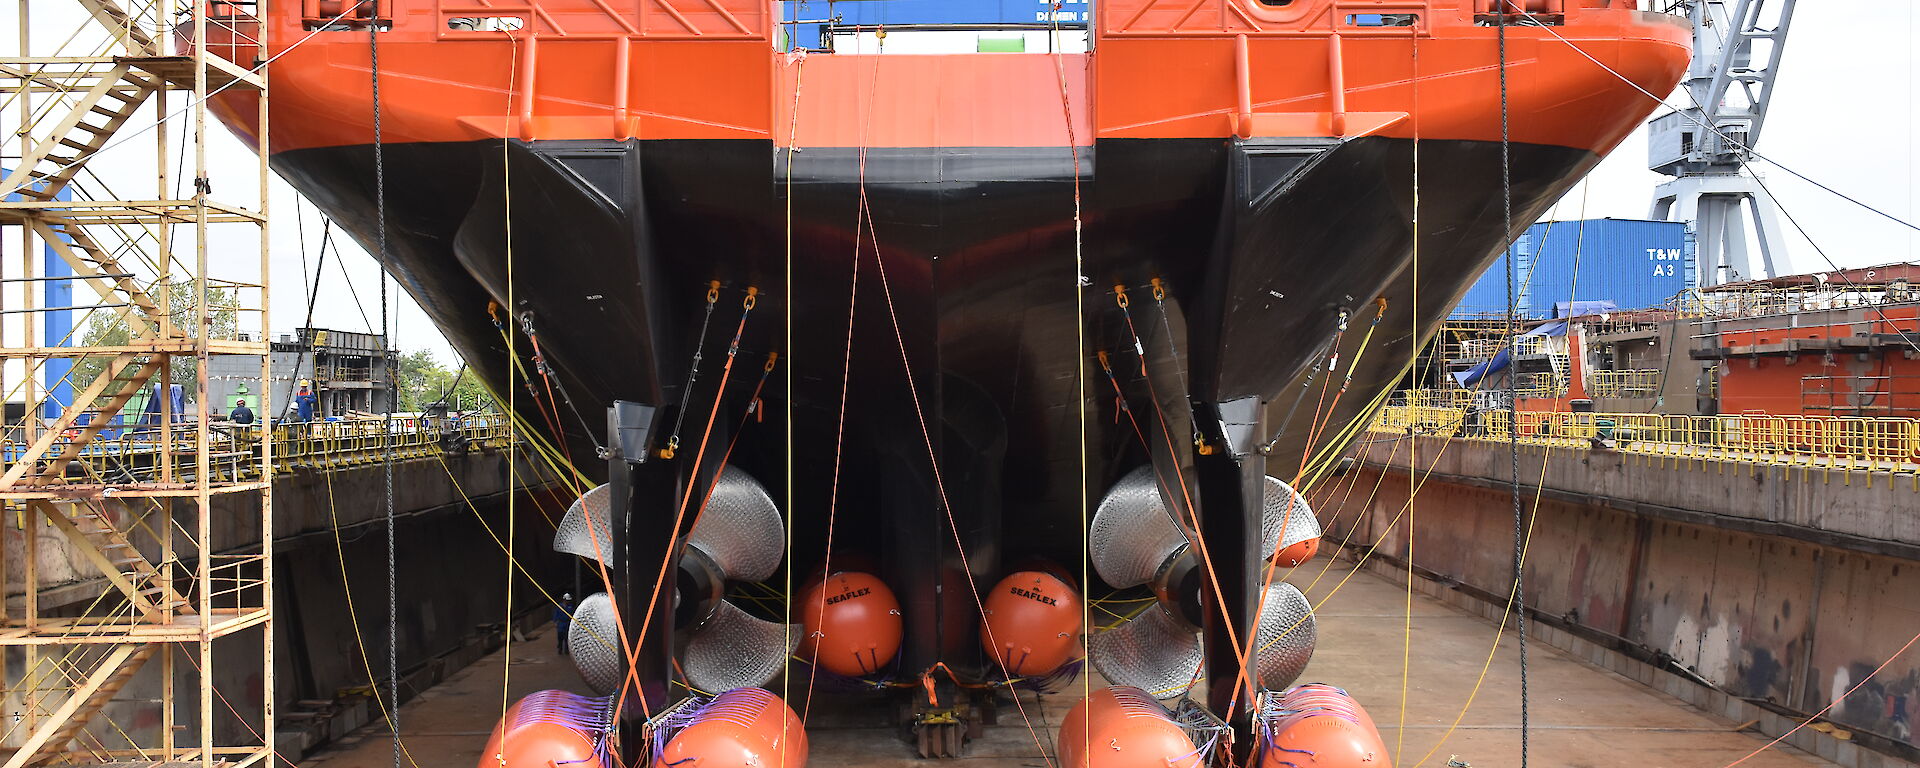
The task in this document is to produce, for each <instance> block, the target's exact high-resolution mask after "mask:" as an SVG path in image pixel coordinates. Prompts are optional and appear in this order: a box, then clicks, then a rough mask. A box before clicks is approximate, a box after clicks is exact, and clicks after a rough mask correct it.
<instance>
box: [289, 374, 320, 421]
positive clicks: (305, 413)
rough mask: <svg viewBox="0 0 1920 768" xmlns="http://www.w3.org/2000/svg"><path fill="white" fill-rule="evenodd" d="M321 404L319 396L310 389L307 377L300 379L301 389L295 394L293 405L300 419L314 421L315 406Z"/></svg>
mask: <svg viewBox="0 0 1920 768" xmlns="http://www.w3.org/2000/svg"><path fill="white" fill-rule="evenodd" d="M319 404H320V398H319V396H317V395H315V394H313V391H312V390H311V389H309V387H308V382H307V380H306V379H301V380H300V391H299V392H296V393H294V395H293V407H294V409H295V413H297V414H298V418H299V420H300V421H313V410H314V406H317V405H319Z"/></svg>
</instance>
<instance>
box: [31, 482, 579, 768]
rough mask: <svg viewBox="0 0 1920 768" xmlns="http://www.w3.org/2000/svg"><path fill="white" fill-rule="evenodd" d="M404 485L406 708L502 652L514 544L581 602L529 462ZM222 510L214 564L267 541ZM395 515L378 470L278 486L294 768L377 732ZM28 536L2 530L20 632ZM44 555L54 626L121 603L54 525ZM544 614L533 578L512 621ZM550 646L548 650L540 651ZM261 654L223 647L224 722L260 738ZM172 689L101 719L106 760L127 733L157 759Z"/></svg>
mask: <svg viewBox="0 0 1920 768" xmlns="http://www.w3.org/2000/svg"><path fill="white" fill-rule="evenodd" d="M393 473H394V483H393V486H394V499H395V509H397V510H399V515H398V518H397V519H398V524H397V525H396V527H395V531H396V538H397V549H398V552H399V557H398V560H397V565H398V571H397V574H396V575H397V577H398V578H397V582H398V598H399V600H398V603H399V609H398V615H399V622H398V625H397V627H398V641H399V642H398V644H397V647H398V649H399V663H400V667H401V676H402V686H401V687H402V696H403V697H405V696H411V695H412V694H413V693H415V692H417V691H418V690H421V689H423V688H425V687H427V686H428V685H431V684H432V683H433V682H436V681H438V680H439V679H440V678H441V677H442V676H444V675H445V674H448V673H451V672H453V671H455V670H457V669H459V668H460V667H463V666H465V665H466V664H468V663H471V662H472V661H473V660H475V659H477V658H479V657H480V656H482V655H484V654H485V653H486V652H488V651H490V650H493V649H496V648H498V646H499V644H500V642H501V640H502V638H503V636H504V633H503V632H502V631H501V629H500V627H501V625H502V624H503V623H504V622H505V621H506V620H507V613H508V612H507V607H506V601H505V594H506V589H507V559H506V556H505V554H504V551H503V549H502V545H503V543H505V542H506V540H507V539H508V537H509V536H512V537H513V539H514V544H515V546H514V550H515V551H516V552H517V553H518V555H519V558H520V563H521V566H522V567H524V568H525V569H526V570H527V571H528V572H530V573H532V574H534V575H535V576H536V578H538V579H539V580H540V582H541V584H540V586H542V587H545V588H547V589H550V590H553V592H554V594H555V595H556V596H557V595H558V593H559V592H560V591H562V590H571V589H572V583H573V582H572V576H571V574H572V562H571V559H570V558H566V557H562V556H560V555H559V554H557V553H554V552H553V551H552V547H551V543H552V536H553V521H555V520H557V519H558V517H559V515H560V513H561V512H563V511H564V510H565V501H563V500H561V499H559V498H558V497H557V496H556V495H555V494H554V493H553V492H551V491H550V490H548V489H547V488H546V482H545V480H544V477H545V476H544V475H541V474H536V473H535V472H534V471H533V469H532V467H530V466H528V465H527V464H526V463H525V462H524V461H522V462H516V463H515V464H514V466H513V469H512V476H511V478H510V477H509V464H508V458H507V455H506V454H505V453H502V452H495V451H486V452H477V453H471V454H467V455H464V456H449V457H445V461H444V463H443V461H442V460H441V459H440V458H424V459H414V460H408V461H401V462H396V463H395V464H394V467H393ZM217 498H218V502H217V503H216V507H215V511H214V514H213V519H214V521H215V524H216V527H217V530H216V532H215V536H214V540H215V542H216V550H220V551H230V550H231V549H232V547H233V545H234V544H235V543H237V542H244V541H248V540H249V539H251V540H253V541H258V540H259V537H258V527H257V523H258V514H259V512H258V507H257V506H250V507H247V508H242V507H240V506H238V505H240V504H245V503H246V502H247V501H249V499H245V498H242V496H241V495H237V494H236V495H233V496H222V497H217ZM251 501H252V504H254V505H257V503H258V501H257V499H251ZM510 501H511V504H510V503H509V502H510ZM115 509H116V510H117V511H118V513H119V514H121V515H123V516H124V515H126V514H128V513H129V510H128V509H127V508H124V507H115ZM176 514H177V516H178V518H179V522H180V523H181V524H182V525H187V526H191V525H192V513H191V511H190V506H189V505H183V506H182V511H180V512H178V513H176ZM385 514H386V470H385V468H384V467H382V466H380V465H363V466H355V467H345V468H337V469H334V470H332V471H329V472H318V471H301V472H296V473H294V474H291V475H282V476H280V477H278V478H276V481H275V484H274V518H275V527H276V535H275V537H274V539H275V543H274V547H275V557H274V569H275V573H274V577H275V578H274V583H275V589H274V601H275V605H274V607H275V624H274V629H275V638H274V640H275V648H274V662H275V664H274V668H275V680H276V688H275V694H276V696H275V699H276V709H277V715H278V718H277V720H278V722H279V725H280V728H279V731H278V733H279V738H280V745H279V746H280V751H281V753H282V755H283V756H284V757H286V758H291V759H298V757H299V756H300V755H301V754H303V753H304V752H305V751H306V750H307V749H308V748H310V747H312V746H315V745H317V744H319V743H321V742H323V741H325V740H327V739H329V738H337V737H339V736H341V735H344V734H345V733H346V732H347V731H350V730H352V729H353V728H354V727H357V726H358V725H361V724H364V723H367V722H370V721H372V720H377V719H379V718H380V711H379V709H378V706H377V704H376V703H375V702H374V701H373V700H372V699H371V698H370V696H369V692H370V689H369V688H368V680H369V670H371V671H372V673H373V675H372V676H373V677H377V678H379V679H381V680H382V681H384V680H385V679H386V676H387V662H386V659H387V642H386V637H387V566H386V564H387V556H386V529H385V523H384V520H385ZM510 518H511V519H512V522H513V524H512V525H511V526H509V524H508V521H509V519H510ZM120 522H121V524H122V525H123V526H124V521H120ZM336 529H337V530H338V537H337V538H336V535H335V531H336ZM26 535H27V532H26V530H25V529H24V528H22V527H21V526H19V525H16V521H15V520H13V519H11V518H10V519H9V520H8V521H7V524H6V525H5V526H0V540H3V543H4V545H5V546H6V547H7V548H8V552H7V554H8V559H7V560H8V573H7V593H8V603H9V606H8V609H9V611H10V612H11V613H12V615H15V616H17V615H19V612H20V611H21V610H22V608H23V604H24V601H23V598H22V597H21V596H20V594H19V592H20V584H21V581H22V579H23V577H24V568H23V567H22V566H21V563H22V558H24V556H25V550H26V548H25V542H24V539H25V536H26ZM496 537H497V538H496ZM38 541H39V558H38V560H39V563H40V568H39V571H40V581H41V584H42V592H41V607H42V612H43V614H45V615H50V616H51V615H75V614H78V613H80V612H81V611H83V610H84V609H85V607H86V606H87V605H88V604H89V603H91V602H92V601H93V600H94V598H95V597H96V596H98V595H100V594H101V592H102V590H103V589H105V590H111V588H110V587H106V586H105V583H104V580H102V579H99V578H97V573H98V572H97V571H95V570H94V569H93V568H92V567H91V566H89V565H88V564H87V563H86V561H85V560H84V559H82V558H80V557H79V556H78V555H76V554H74V553H72V552H71V551H69V550H68V548H67V544H66V541H65V540H64V538H62V537H61V536H60V534H58V533H57V532H55V531H53V530H51V529H50V528H49V527H48V526H47V525H45V524H44V523H43V524H42V525H41V526H40V529H39V531H38ZM135 542H136V544H138V545H139V546H140V548H141V549H142V550H143V552H144V553H145V554H146V555H147V556H148V557H149V559H152V558H154V557H155V556H156V555H157V548H156V546H155V543H154V542H153V541H152V540H151V539H150V538H147V537H145V536H144V535H141V536H136V537H135ZM187 559H189V560H191V558H190V557H189V558H187ZM343 561H344V568H343V565H342V563H343ZM343 573H344V576H343ZM349 596H351V601H352V604H351V606H349V602H348V601H349ZM546 605H547V603H546V598H545V597H544V596H542V595H541V593H540V591H539V590H538V589H536V588H535V587H534V585H533V584H532V583H531V582H530V581H529V580H528V579H527V578H526V577H525V575H524V574H522V575H521V576H520V577H519V578H518V579H517V580H516V581H515V582H514V607H515V611H514V613H515V618H516V622H517V623H519V624H520V625H521V626H526V625H531V624H536V623H539V622H543V621H545V620H546V619H547V618H548V610H547V609H546V608H545V606H546ZM356 619H357V626H358V632H357V633H356V631H355V627H356ZM258 631H260V630H258V629H254V630H248V631H247V632H258ZM541 640H542V641H545V642H552V640H551V639H550V638H548V637H544V636H543V637H542V638H541ZM181 647H182V648H184V649H186V651H187V652H186V653H182V654H181V655H178V656H176V660H175V667H176V670H175V671H176V676H175V679H176V684H175V685H176V689H175V690H176V692H177V693H176V696H177V697H178V698H177V701H178V702H179V704H178V707H179V711H180V712H181V716H182V717H184V718H186V720H185V721H186V722H189V723H191V722H194V721H193V718H192V715H191V714H190V713H191V712H193V711H194V707H195V706H196V702H197V696H198V693H197V691H198V689H197V687H196V683H195V682H194V680H193V678H192V677H190V673H192V672H193V664H194V663H195V659H197V657H195V659H190V658H189V656H190V655H191V654H192V653H193V649H194V647H195V646H192V645H186V646H181ZM66 650H68V649H67V648H57V649H56V651H58V652H65V651H66ZM10 651H11V653H12V655H11V656H10V657H9V658H8V660H7V661H8V663H7V671H8V675H9V677H8V680H7V682H8V688H9V689H14V688H17V687H18V681H19V677H20V675H21V671H22V670H23V669H25V668H26V665H25V657H24V654H23V653H21V652H20V651H19V649H17V648H16V649H10ZM259 651H260V642H259V636H258V635H257V634H254V635H251V636H249V635H248V634H246V633H241V634H239V635H235V636H233V637H231V638H228V639H223V640H219V641H216V643H215V651H214V653H215V659H216V662H215V663H216V674H215V678H216V680H215V688H216V692H217V697H216V698H215V700H214V708H215V711H216V712H220V713H224V712H225V711H226V708H227V707H228V706H231V707H232V708H233V709H234V710H237V711H239V712H242V713H247V717H248V718H249V720H250V721H252V722H258V718H259V715H258V713H259V711H260V708H261V706H262V693H263V690H264V688H263V685H262V682H263V675H262V665H261V659H260V656H259ZM43 658H44V655H43ZM161 684H162V673H161V664H160V662H159V661H158V659H156V660H154V661H152V662H149V663H148V664H147V665H146V666H145V667H144V668H143V669H142V670H141V671H140V673H139V674H138V676H137V677H135V679H134V680H133V681H132V682H131V683H129V684H128V686H127V687H126V688H125V689H123V690H122V691H121V692H120V694H119V695H118V696H117V697H116V700H115V702H114V703H113V704H111V705H109V707H108V708H107V709H106V711H105V712H106V717H107V718H109V719H111V721H112V722H111V723H110V724H109V723H106V722H104V721H100V720H99V719H96V723H95V724H94V725H92V726H90V727H89V731H90V732H93V733H95V734H97V735H98V737H99V739H100V743H101V744H104V745H105V746H108V747H125V746H127V742H128V740H127V738H125V737H123V736H121V735H119V732H120V731H124V732H126V733H127V734H128V735H131V736H134V737H135V740H137V741H139V742H140V743H142V744H152V743H158V738H157V737H156V738H147V736H150V735H152V734H154V733H155V732H156V730H157V722H158V710H157V706H158V705H157V703H155V702H157V700H158V698H159V696H160V691H161V687H162V685H161ZM5 705H6V710H7V713H8V714H9V715H13V714H17V713H19V712H20V711H21V702H20V701H19V700H18V696H16V697H15V698H14V699H13V700H9V701H7V702H5ZM215 726H216V731H217V732H218V736H217V738H221V739H226V741H223V742H222V743H236V742H238V741H241V740H244V739H247V738H249V737H250V736H251V734H250V733H249V732H248V730H247V729H246V727H245V726H242V725H241V724H240V723H239V722H238V721H236V720H234V719H233V718H231V717H226V716H222V717H218V718H216V721H215ZM16 730H20V731H23V732H22V733H20V734H17V735H14V736H12V737H10V738H9V740H8V743H9V744H11V743H17V741H18V740H19V739H21V738H23V737H24V729H16ZM197 732H198V730H197V728H189V729H188V730H187V731H184V732H183V733H182V735H181V737H180V738H182V739H183V740H190V739H191V737H192V734H194V733H197ZM183 743H185V742H184V741H183Z"/></svg>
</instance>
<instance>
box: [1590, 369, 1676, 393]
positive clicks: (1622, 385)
mask: <svg viewBox="0 0 1920 768" xmlns="http://www.w3.org/2000/svg"><path fill="white" fill-rule="evenodd" d="M1660 373H1661V371H1660V369H1658V368H1642V369H1634V370H1626V371H1591V372H1589V373H1588V374H1587V395H1588V396H1590V397H1654V396H1656V395H1659V394H1660Z"/></svg>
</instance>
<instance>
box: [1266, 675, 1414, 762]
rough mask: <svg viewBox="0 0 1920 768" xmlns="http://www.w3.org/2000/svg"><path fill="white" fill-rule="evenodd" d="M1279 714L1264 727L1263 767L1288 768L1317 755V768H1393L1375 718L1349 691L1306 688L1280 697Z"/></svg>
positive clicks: (1289, 691) (1296, 689) (1322, 687)
mask: <svg viewBox="0 0 1920 768" xmlns="http://www.w3.org/2000/svg"><path fill="white" fill-rule="evenodd" d="M1280 710H1281V714H1280V715H1278V716H1276V717H1274V718H1273V719H1272V720H1271V721H1269V722H1266V723H1262V724H1261V731H1262V733H1263V734H1264V738H1262V739H1261V740H1260V748H1261V749H1263V750H1265V754H1264V755H1263V756H1262V757H1261V759H1260V765H1261V767H1262V768H1284V766H1291V765H1294V764H1296V763H1298V762H1300V761H1299V757H1300V755H1303V754H1311V755H1313V764H1314V765H1315V766H1317V767H1319V768H1393V760H1392V758H1391V757H1389V756H1388V755H1387V745H1386V743H1385V742H1383V741H1381V740H1380V730H1379V729H1378V728H1376V727H1374V724H1373V718H1372V717H1370V716H1368V715H1367V711H1366V710H1365V709H1362V708H1361V707H1360V704H1359V703H1358V702H1355V701H1354V700H1353V697H1352V696H1349V695H1347V692H1346V691H1342V690H1340V689H1339V688H1335V687H1333V686H1331V685H1322V684H1320V683H1308V684H1306V685H1297V686H1294V687H1292V688H1289V689H1287V692H1286V693H1284V694H1282V695H1281V696H1280Z"/></svg>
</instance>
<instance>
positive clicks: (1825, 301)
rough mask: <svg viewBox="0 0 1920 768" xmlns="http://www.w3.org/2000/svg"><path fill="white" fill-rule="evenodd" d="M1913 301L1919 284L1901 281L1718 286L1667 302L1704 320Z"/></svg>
mask: <svg viewBox="0 0 1920 768" xmlns="http://www.w3.org/2000/svg"><path fill="white" fill-rule="evenodd" d="M1915 302H1920V287H1914V286H1910V285H1901V284H1894V285H1862V286H1849V285H1845V284H1826V285H1810V286H1785V287H1774V286H1767V287H1761V288H1721V289H1715V290H1710V291H1688V292H1685V293H1681V294H1679V295H1677V296H1675V297H1673V299H1672V300H1671V301H1670V303H1671V304H1672V305H1673V307H1674V309H1675V310H1676V311H1677V312H1678V313H1679V314H1680V315H1681V316H1684V317H1690V318H1697V319H1707V320H1722V319H1728V318H1738V317H1771V316H1775V315H1792V314H1801V313H1806V312H1818V311H1822V310H1832V309H1862V308H1871V307H1887V306H1892V305H1896V304H1913V303H1915Z"/></svg>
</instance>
